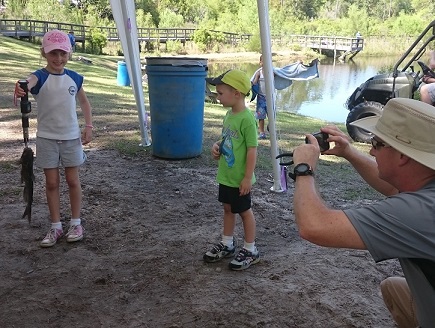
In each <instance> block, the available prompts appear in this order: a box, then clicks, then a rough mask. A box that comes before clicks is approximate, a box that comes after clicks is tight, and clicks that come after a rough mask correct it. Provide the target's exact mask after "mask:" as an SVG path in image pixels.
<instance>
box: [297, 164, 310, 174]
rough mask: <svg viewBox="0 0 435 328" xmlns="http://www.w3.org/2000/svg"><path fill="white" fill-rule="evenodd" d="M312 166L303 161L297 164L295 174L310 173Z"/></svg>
mask: <svg viewBox="0 0 435 328" xmlns="http://www.w3.org/2000/svg"><path fill="white" fill-rule="evenodd" d="M310 171H311V170H310V166H309V165H308V164H306V163H301V164H298V165H296V166H295V174H300V175H304V174H310V173H309V172H310Z"/></svg>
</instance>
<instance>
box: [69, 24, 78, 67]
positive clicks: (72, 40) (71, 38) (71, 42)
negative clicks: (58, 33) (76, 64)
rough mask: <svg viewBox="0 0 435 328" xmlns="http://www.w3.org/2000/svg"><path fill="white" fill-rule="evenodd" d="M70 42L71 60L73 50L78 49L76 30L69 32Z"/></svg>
mask: <svg viewBox="0 0 435 328" xmlns="http://www.w3.org/2000/svg"><path fill="white" fill-rule="evenodd" d="M68 38H69V42H70V44H71V52H70V53H69V60H72V56H73V52H75V51H76V38H75V36H74V31H72V30H71V31H69V32H68Z"/></svg>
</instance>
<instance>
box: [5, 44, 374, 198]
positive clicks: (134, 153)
mask: <svg viewBox="0 0 435 328" xmlns="http://www.w3.org/2000/svg"><path fill="white" fill-rule="evenodd" d="M80 55H83V56H85V57H86V58H89V59H91V60H92V64H91V65H88V64H85V63H83V62H80V61H71V62H69V63H68V65H67V66H68V68H70V69H72V70H75V71H77V72H79V73H80V74H82V75H84V76H85V84H84V88H85V91H86V93H87V95H88V98H89V101H90V103H91V105H92V110H93V124H94V126H95V129H94V140H93V142H92V147H95V148H97V149H114V150H117V151H118V152H119V153H120V154H121V155H123V156H127V157H139V158H140V157H148V156H152V154H151V147H141V146H139V144H140V142H141V135H140V130H139V119H138V113H137V110H136V103H135V99H134V96H133V93H132V90H131V88H130V87H120V86H118V85H117V79H116V77H117V62H118V61H119V60H122V57H117V56H97V55H90V54H80V53H75V54H74V57H75V58H77V57H78V56H80ZM0 62H1V63H2V67H3V68H2V70H1V71H0V88H1V89H0V90H2V94H0V108H1V119H0V122H10V123H11V124H14V126H16V128H17V129H21V120H20V113H19V108H18V107H14V106H13V105H12V95H13V89H14V84H15V82H16V81H17V80H18V79H21V78H25V77H27V76H28V75H29V73H30V72H32V71H34V70H36V69H38V68H40V67H42V66H43V65H44V63H45V62H44V60H43V58H41V56H40V52H39V48H38V46H36V45H34V44H31V43H28V42H25V41H19V40H16V39H13V38H7V37H3V36H0ZM5 67H7V69H5ZM144 96H145V108H146V110H147V112H148V109H149V103H148V89H147V85H144ZM33 105H35V102H34V101H33ZM78 113H79V119H80V121H81V123H83V118H82V116H81V111H79V112H78ZM224 113H225V109H224V108H222V106H221V105H219V104H211V103H207V102H206V103H205V107H204V128H203V156H200V157H199V158H196V159H189V160H185V161H183V162H184V163H185V164H186V165H189V166H191V167H204V166H213V167H215V165H216V163H215V162H214V160H212V159H211V156H209V154H210V147H211V146H212V144H213V143H214V142H215V141H216V140H218V139H219V135H220V132H221V124H222V119H223V115H224ZM31 116H32V119H31V122H30V125H31V127H32V126H33V127H34V126H35V124H36V122H35V117H36V115H35V113H34V112H33V113H32V114H31ZM326 123H327V122H325V121H322V120H318V119H314V118H309V117H304V116H301V115H297V114H292V113H285V112H279V113H278V114H277V118H276V130H277V134H278V148H279V149H278V150H279V153H281V152H287V151H290V150H292V149H294V148H295V147H296V146H297V145H299V144H300V143H302V142H304V135H305V134H306V133H310V132H315V131H318V130H319V128H320V127H321V126H324V125H325V124H326ZM338 126H339V128H340V129H342V130H343V131H345V126H344V125H343V124H340V125H338ZM4 142H5V141H4V140H0V145H3V143H4ZM356 147H358V148H360V149H361V150H363V151H368V146H367V145H363V144H356ZM270 157H271V151H270V142H269V141H260V142H259V147H258V162H257V170H265V171H268V172H270V171H271V169H272V164H271V158H270ZM320 163H321V165H320V166H319V170H321V172H322V174H323V175H325V176H334V175H335V176H337V175H338V173H337V166H339V167H340V170H339V179H341V180H347V179H354V176H355V172H354V170H353V169H352V168H351V167H350V165H349V164H348V163H347V162H346V161H344V160H343V159H340V158H337V157H334V156H322V158H321V162H320ZM354 193H355V191H352V190H350V191H349V193H348V194H349V197H350V198H352V197H354V196H355V195H353V194H354ZM363 193H365V191H363ZM359 196H361V195H359Z"/></svg>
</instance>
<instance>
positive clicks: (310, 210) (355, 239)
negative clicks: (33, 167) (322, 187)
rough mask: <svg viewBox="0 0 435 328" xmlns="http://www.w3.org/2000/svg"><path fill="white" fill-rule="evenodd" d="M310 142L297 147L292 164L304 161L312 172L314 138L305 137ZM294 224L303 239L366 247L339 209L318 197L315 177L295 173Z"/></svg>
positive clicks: (316, 148) (315, 154)
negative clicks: (330, 207)
mask: <svg viewBox="0 0 435 328" xmlns="http://www.w3.org/2000/svg"><path fill="white" fill-rule="evenodd" d="M307 137H308V138H309V139H310V142H311V144H305V145H301V146H299V147H297V148H296V149H295V151H294V153H293V160H294V162H295V165H297V164H299V163H307V164H308V165H310V166H311V168H312V169H313V170H314V171H315V168H316V165H317V160H318V157H319V155H320V150H319V145H318V143H317V141H316V138H315V137H313V136H311V135H310V136H307ZM293 202H294V211H295V217H296V224H297V225H298V228H299V234H300V236H301V237H302V238H304V239H306V240H308V241H310V242H312V243H314V244H317V245H320V246H327V247H345V248H354V249H366V246H365V244H364V242H363V241H362V239H361V237H360V236H359V234H358V233H357V231H356V230H355V228H354V226H353V225H352V223H351V222H350V220H349V219H348V217H347V216H346V215H345V214H344V212H343V211H340V210H332V209H329V208H328V207H327V206H326V205H325V204H324V202H323V200H322V198H321V197H320V196H319V194H318V192H317V189H316V186H315V180H314V176H298V177H296V181H295V192H294V196H293Z"/></svg>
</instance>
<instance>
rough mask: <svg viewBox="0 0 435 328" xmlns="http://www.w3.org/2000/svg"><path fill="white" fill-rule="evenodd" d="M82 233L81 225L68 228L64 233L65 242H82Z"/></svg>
mask: <svg viewBox="0 0 435 328" xmlns="http://www.w3.org/2000/svg"><path fill="white" fill-rule="evenodd" d="M84 231H85V229H84V228H83V227H82V225H81V224H79V225H73V226H71V227H69V229H68V232H67V233H66V241H67V242H69V243H72V242H74V241H79V240H82V239H83V232H84Z"/></svg>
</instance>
